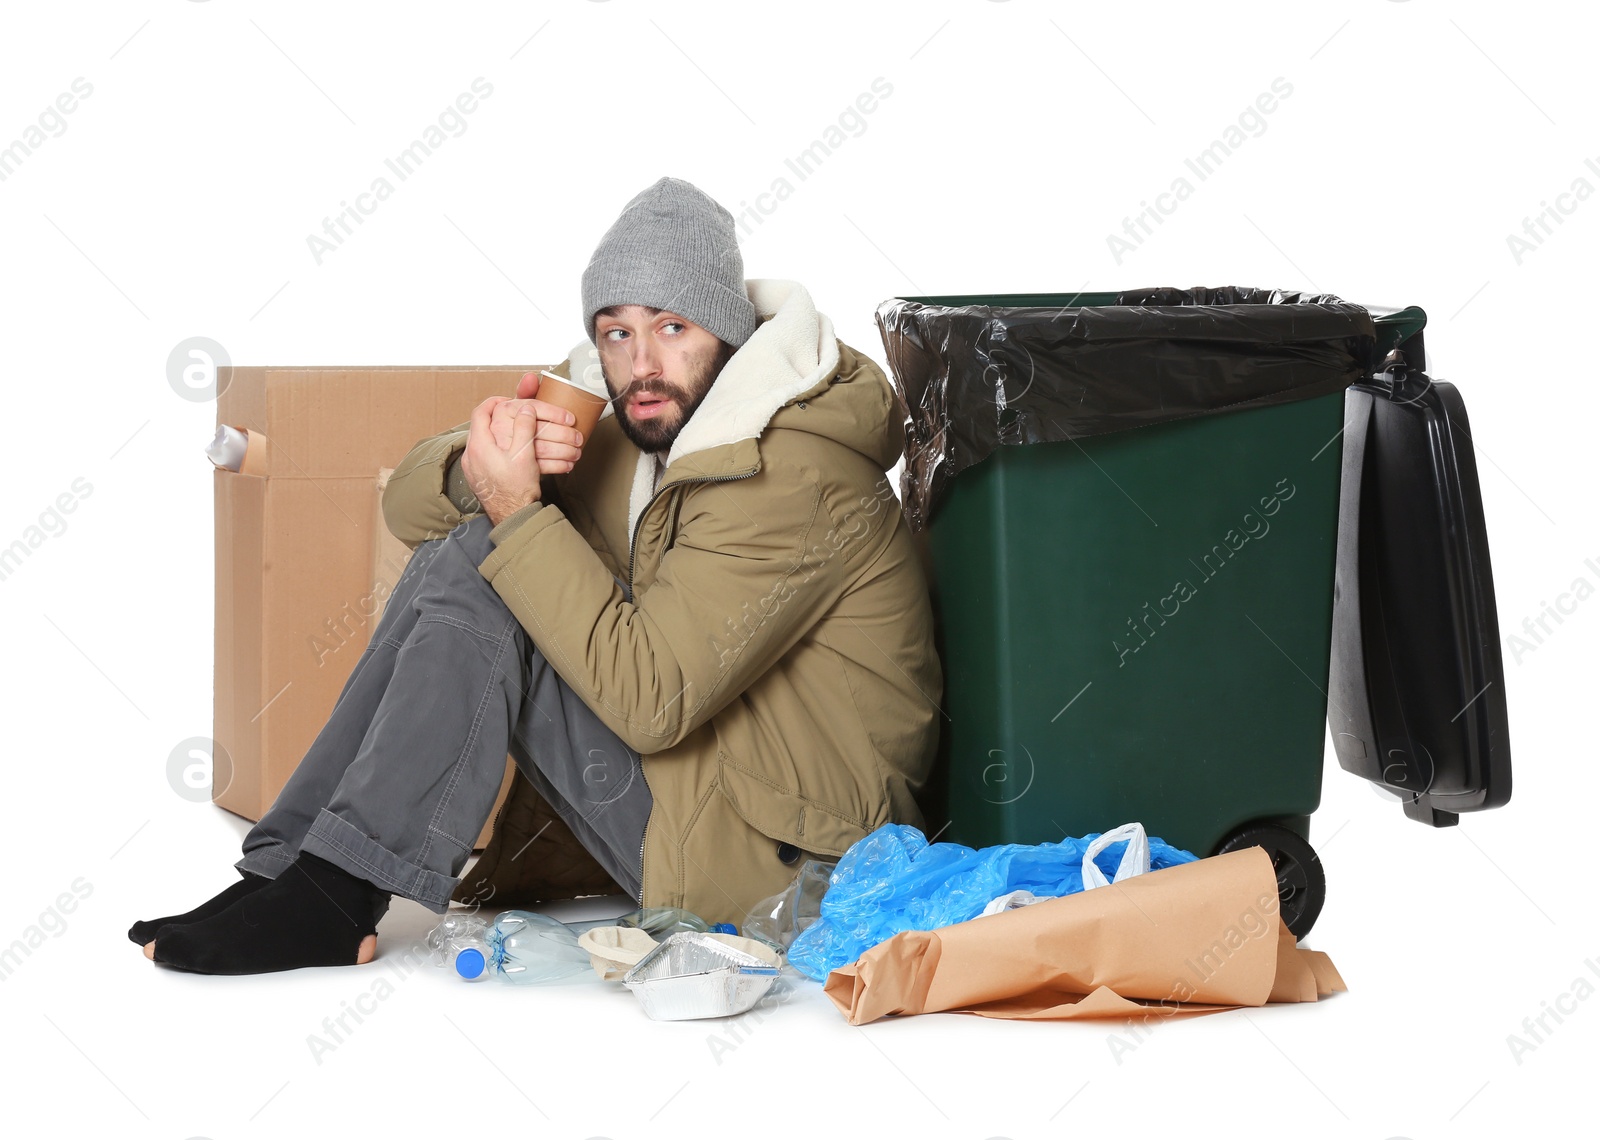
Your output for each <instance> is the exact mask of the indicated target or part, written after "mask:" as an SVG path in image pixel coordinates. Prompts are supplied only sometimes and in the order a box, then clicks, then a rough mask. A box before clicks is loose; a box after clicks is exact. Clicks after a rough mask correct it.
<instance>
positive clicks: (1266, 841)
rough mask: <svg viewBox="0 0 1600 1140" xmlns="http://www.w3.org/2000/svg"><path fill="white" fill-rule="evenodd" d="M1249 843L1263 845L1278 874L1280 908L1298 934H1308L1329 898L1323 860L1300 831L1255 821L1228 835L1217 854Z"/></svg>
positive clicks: (1290, 929)
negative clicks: (1301, 835) (1302, 836)
mask: <svg viewBox="0 0 1600 1140" xmlns="http://www.w3.org/2000/svg"><path fill="white" fill-rule="evenodd" d="M1246 847H1260V848H1263V849H1264V850H1265V851H1266V853H1267V854H1268V855H1270V856H1271V857H1272V869H1273V870H1274V871H1276V872H1277V874H1278V909H1279V912H1280V913H1281V914H1282V915H1283V921H1284V923H1285V925H1287V926H1288V927H1289V932H1290V933H1291V934H1293V935H1294V936H1295V937H1296V938H1304V937H1305V936H1306V935H1307V934H1308V933H1309V932H1310V930H1311V927H1312V925H1313V924H1315V922H1316V921H1317V916H1318V915H1319V914H1321V913H1322V904H1323V903H1324V902H1326V901H1327V898H1328V879H1327V876H1326V875H1324V874H1323V872H1322V860H1321V859H1319V858H1318V857H1317V853H1316V851H1315V850H1313V849H1312V847H1311V844H1309V843H1307V842H1306V841H1305V840H1304V839H1303V838H1301V837H1300V835H1299V834H1298V833H1296V832H1293V831H1290V830H1289V829H1288V828H1287V827H1284V826H1282V825H1281V824H1276V823H1252V824H1248V825H1246V826H1245V827H1241V828H1240V829H1239V830H1238V831H1235V832H1234V833H1233V834H1232V835H1230V836H1228V837H1227V838H1226V839H1224V840H1223V841H1222V842H1221V843H1219V844H1217V849H1216V850H1215V851H1214V852H1212V854H1214V855H1221V854H1223V853H1224V852H1227V851H1239V850H1242V849H1243V848H1246Z"/></svg>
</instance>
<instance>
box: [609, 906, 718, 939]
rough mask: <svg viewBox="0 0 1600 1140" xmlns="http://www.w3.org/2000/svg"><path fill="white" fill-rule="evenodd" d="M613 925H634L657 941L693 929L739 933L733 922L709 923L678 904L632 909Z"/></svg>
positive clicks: (696, 930) (698, 932) (713, 932)
mask: <svg viewBox="0 0 1600 1140" xmlns="http://www.w3.org/2000/svg"><path fill="white" fill-rule="evenodd" d="M612 925H613V926H632V927H637V928H638V929H640V930H642V931H644V932H645V933H646V934H648V935H649V936H650V937H651V938H654V939H655V940H656V941H657V942H660V941H662V940H663V939H665V938H666V937H667V935H669V934H677V933H679V932H681V931H685V930H687V931H691V932H693V933H695V934H704V933H706V932H707V931H710V932H711V933H712V934H738V933H739V930H738V928H737V927H735V926H734V925H733V923H731V922H716V923H708V922H706V920H705V919H703V918H701V917H700V916H699V915H697V914H693V913H691V912H690V911H687V910H684V909H683V908H682V907H677V906H650V907H645V908H644V909H643V910H636V911H631V912H629V913H628V914H625V915H623V916H622V917H621V918H618V919H615V920H614V921H613V922H612Z"/></svg>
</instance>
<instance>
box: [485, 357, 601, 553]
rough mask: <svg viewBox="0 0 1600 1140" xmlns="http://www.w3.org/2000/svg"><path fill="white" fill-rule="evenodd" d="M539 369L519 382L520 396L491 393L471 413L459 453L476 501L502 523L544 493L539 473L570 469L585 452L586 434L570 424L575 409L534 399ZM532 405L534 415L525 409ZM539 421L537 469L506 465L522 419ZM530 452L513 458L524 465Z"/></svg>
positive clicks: (535, 442) (535, 434) (534, 432)
mask: <svg viewBox="0 0 1600 1140" xmlns="http://www.w3.org/2000/svg"><path fill="white" fill-rule="evenodd" d="M538 387H539V381H538V376H537V374H536V373H532V372H530V373H528V374H527V375H525V376H523V377H522V380H521V382H520V383H518V385H517V398H516V399H510V398H508V397H505V396H491V397H489V399H487V400H485V401H484V402H483V403H481V404H479V405H478V407H477V408H476V409H475V410H474V412H473V414H472V421H471V424H470V426H469V428H468V433H467V447H466V450H465V451H464V452H462V455H461V474H462V475H464V476H465V477H466V480H467V485H468V486H469V487H471V488H472V490H473V494H475V495H476V496H477V497H478V503H479V505H481V506H482V507H483V509H484V513H485V514H486V515H488V516H489V520H490V521H491V522H493V523H494V524H495V525H499V523H500V520H501V519H503V518H505V516H507V515H509V514H511V513H512V511H515V510H517V509H519V508H521V507H523V506H525V505H527V504H528V503H531V502H534V501H535V500H537V499H538V498H539V497H540V491H539V480H538V476H539V475H540V474H544V475H556V474H560V473H562V472H566V471H571V470H572V467H573V465H574V464H575V463H576V462H577V461H578V458H579V456H581V455H582V454H583V442H584V440H583V434H582V433H581V432H579V431H578V430H577V429H576V428H574V427H572V426H570V425H571V424H572V423H573V420H574V417H573V415H572V413H571V412H569V411H567V410H566V409H564V408H560V407H557V406H556V405H554V404H547V403H545V402H544V401H543V400H536V399H533V398H532V397H533V394H534V393H535V392H537V391H538ZM524 408H529V409H531V411H532V413H533V414H532V415H528V414H527V413H524V412H523V411H522V409H524ZM525 419H529V420H535V421H536V422H535V423H533V424H532V425H530V426H531V427H532V429H533V430H532V432H531V435H532V443H533V446H532V448H531V451H532V456H533V461H534V463H535V465H536V466H535V469H534V470H533V471H532V472H531V475H523V474H517V473H516V471H518V470H521V468H513V467H510V466H508V465H507V464H508V463H509V462H510V461H512V459H513V455H514V452H515V450H516V446H515V441H516V436H515V431H516V426H517V424H518V421H520V420H525ZM525 460H526V456H522V457H520V458H517V459H516V460H515V462H516V463H517V464H521V465H523V466H524V467H525V466H526V463H525Z"/></svg>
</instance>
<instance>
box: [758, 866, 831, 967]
mask: <svg viewBox="0 0 1600 1140" xmlns="http://www.w3.org/2000/svg"><path fill="white" fill-rule="evenodd" d="M836 865H837V864H836V863H835V862H833V861H832V860H823V859H807V860H806V861H805V862H804V863H802V864H801V865H800V869H799V870H798V871H796V872H795V876H794V880H793V881H792V882H791V883H790V884H789V885H788V886H787V887H785V888H784V889H783V890H781V891H779V892H778V893H777V894H775V895H772V896H770V897H768V898H764V899H762V900H761V901H760V902H758V903H756V905H755V906H753V907H751V908H750V913H749V914H748V915H746V916H745V920H744V936H745V937H746V938H755V939H759V940H760V941H762V942H765V943H766V944H767V945H769V946H772V947H775V948H776V949H779V950H782V951H785V952H787V951H788V949H789V946H790V944H791V943H793V942H794V940H795V939H796V938H797V937H799V935H800V933H801V932H802V931H804V930H805V929H806V927H808V926H810V925H811V924H812V923H813V922H816V921H817V919H819V918H820V917H821V916H822V896H823V895H825V894H826V893H827V891H828V878H829V876H830V875H832V874H833V869H834V867H835V866H836Z"/></svg>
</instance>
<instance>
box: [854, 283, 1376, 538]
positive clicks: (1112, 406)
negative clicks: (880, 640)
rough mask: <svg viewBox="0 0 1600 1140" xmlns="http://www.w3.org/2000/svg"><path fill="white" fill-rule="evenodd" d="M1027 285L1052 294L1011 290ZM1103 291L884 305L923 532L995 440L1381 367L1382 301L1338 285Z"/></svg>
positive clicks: (1040, 436) (1261, 393) (1212, 406)
mask: <svg viewBox="0 0 1600 1140" xmlns="http://www.w3.org/2000/svg"><path fill="white" fill-rule="evenodd" d="M1030 296H1032V297H1038V298H1040V299H1043V298H1049V297H1051V296H1052V295H1050V294H1033V295H1026V294H1024V295H1020V296H1018V297H1016V298H1011V297H1006V298H1003V299H1005V300H1013V299H1016V300H1023V301H1026V300H1027V299H1029V297H1030ZM1105 297H1106V295H1104V294H1100V295H1093V296H1091V295H1077V296H1074V297H1072V298H1071V299H1072V300H1079V299H1080V298H1084V299H1088V300H1092V301H1098V302H1100V303H1098V304H1081V305H1065V306H1055V305H1046V304H1034V305H1027V304H1022V305H1015V306H1012V305H1004V306H1002V305H942V304H935V303H932V302H934V301H938V300H942V299H944V298H930V299H928V300H927V301H919V300H910V299H906V298H894V299H892V300H888V301H885V302H883V303H882V304H881V305H879V306H878V309H877V314H876V315H877V321H878V330H879V332H880V333H881V334H882V336H883V344H884V349H885V351H886V352H887V353H888V359H889V370H890V373H891V374H892V378H893V380H894V383H895V387H896V388H897V389H898V390H899V393H900V397H901V399H902V400H903V401H904V402H905V405H906V408H907V411H908V413H909V416H908V422H907V425H906V444H905V457H906V467H905V472H904V474H903V475H902V476H901V482H900V501H901V505H902V506H903V508H904V510H905V512H906V517H907V519H908V520H909V521H910V523H911V526H912V529H913V530H922V529H923V528H925V527H926V526H927V525H928V522H929V520H931V519H932V517H933V513H934V511H935V509H936V508H937V506H938V503H939V501H940V500H941V498H942V497H943V494H944V492H945V490H946V488H947V487H948V486H949V483H950V480H951V479H953V478H954V477H955V475H956V474H957V472H960V471H962V470H964V469H966V468H968V467H971V466H973V465H974V464H977V463H981V462H982V461H983V460H984V459H985V458H986V457H987V456H988V455H989V453H990V452H992V451H993V450H994V449H995V448H996V447H1000V446H1003V445H1015V444H1032V443H1055V442H1060V441H1064V440H1074V439H1082V438H1084V437H1086V436H1092V435H1102V434H1105V433H1107V432H1115V431H1125V430H1126V429H1128V428H1135V427H1147V426H1149V425H1151V424H1158V423H1164V422H1166V421H1168V420H1177V419H1184V418H1187V417H1190V416H1202V415H1209V414H1212V413H1215V412H1225V411H1236V410H1239V409H1242V408H1258V407H1267V406H1270V405H1273V404H1284V403H1289V402H1291V401H1293V400H1306V399H1311V398H1313V397H1316V396H1322V395H1326V394H1328V393H1330V392H1337V391H1339V390H1341V389H1343V388H1346V387H1348V386H1349V385H1350V384H1352V383H1354V382H1356V381H1357V380H1362V379H1365V378H1366V377H1367V376H1369V375H1371V374H1372V373H1373V372H1375V371H1377V370H1378V368H1379V362H1378V360H1377V351H1376V334H1375V329H1374V324H1373V319H1372V315H1371V314H1370V313H1369V312H1368V311H1367V310H1366V309H1365V308H1363V307H1361V306H1360V305H1353V304H1349V303H1347V302H1345V301H1342V300H1340V299H1339V298H1338V297H1335V296H1333V295H1332V294H1328V293H1316V294H1302V293H1298V292H1284V291H1282V290H1278V289H1273V290H1266V289H1250V288H1244V287H1240V286H1223V287H1220V288H1214V289H1206V288H1195V289H1170V288H1168V289H1134V290H1130V291H1128V292H1125V293H1119V294H1117V295H1116V297H1115V301H1114V302H1112V303H1106V301H1105ZM950 299H951V300H960V298H950Z"/></svg>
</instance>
